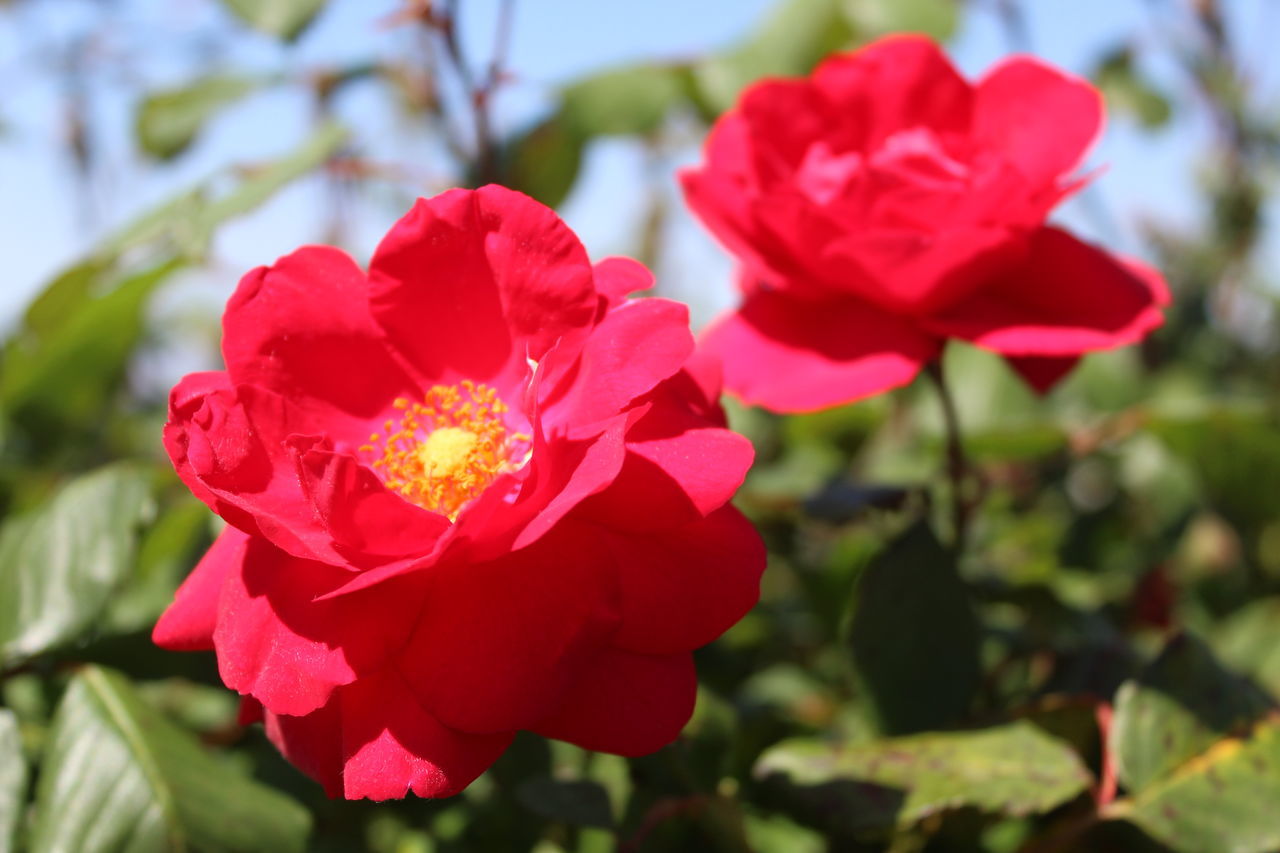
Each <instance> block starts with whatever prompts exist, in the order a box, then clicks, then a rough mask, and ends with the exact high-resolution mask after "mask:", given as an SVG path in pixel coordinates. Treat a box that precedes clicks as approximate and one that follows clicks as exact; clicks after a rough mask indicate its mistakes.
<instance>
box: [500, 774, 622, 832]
mask: <svg viewBox="0 0 1280 853" xmlns="http://www.w3.org/2000/svg"><path fill="white" fill-rule="evenodd" d="M516 799H517V800H519V801H520V805H522V806H524V807H525V808H526V809H528V810H529V811H531V812H533V813H534V814H536V815H538V816H540V817H544V818H546V819H547V820H555V821H562V822H564V823H567V824H570V825H572V826H598V827H602V828H605V829H608V828H609V827H612V826H613V814H612V813H611V812H610V809H609V794H608V792H606V791H605V789H604V787H603V786H602V785H600V783H598V782H592V781H589V780H573V781H567V780H560V779H550V778H546V777H542V778H533V779H526V780H524V781H523V782H521V783H520V785H519V787H517V788H516Z"/></svg>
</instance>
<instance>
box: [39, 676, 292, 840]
mask: <svg viewBox="0 0 1280 853" xmlns="http://www.w3.org/2000/svg"><path fill="white" fill-rule="evenodd" d="M309 829H310V818H309V817H308V815H307V812H306V811H305V810H304V809H303V808H302V807H301V806H299V805H298V804H297V803H296V802H294V801H293V800H292V799H290V798H288V797H286V796H284V795H283V794H280V793H278V792H276V791H274V790H272V789H271V788H267V787H264V786H262V785H259V784H257V783H256V782H253V781H252V780H250V779H248V778H247V777H245V776H243V775H241V774H240V773H239V772H237V771H235V770H233V769H232V768H231V766H230V765H228V764H226V763H224V762H222V761H219V760H215V759H213V758H211V757H210V756H209V755H207V754H206V753H205V751H204V750H203V749H202V748H201V746H200V744H199V743H198V742H197V741H195V740H194V739H192V738H191V736H190V735H188V734H186V733H185V732H183V731H182V730H181V729H179V728H177V727H176V726H175V725H173V724H172V723H170V722H169V721H168V720H166V719H165V718H164V717H163V716H162V715H161V714H159V713H157V712H156V711H155V710H153V709H152V708H150V707H148V706H147V705H146V703H145V702H143V701H142V699H141V698H140V697H139V696H138V695H137V693H135V692H134V690H133V688H132V687H131V686H130V685H129V682H128V680H127V679H126V678H125V677H124V676H123V675H121V674H119V673H116V672H113V671H111V670H107V669H102V668H99V667H93V666H90V667H85V668H84V669H82V670H81V671H80V672H79V673H78V674H77V675H76V676H75V678H73V679H72V681H71V684H70V686H69V687H68V688H67V692H66V694H65V696H64V697H63V700H62V704H61V705H60V706H59V708H58V712H57V714H56V716H55V719H54V724H53V730H52V732H51V734H50V739H49V746H48V748H47V750H46V752H45V756H44V759H43V761H42V763H41V766H40V780H39V785H38V790H37V794H36V817H35V825H34V828H33V831H32V837H31V850H32V853H45V851H64V850H75V851H77V853H98V851H102V853H106V851H112V853H114V851H125V850H127V851H130V853H147V852H148V851H157V853H160V851H175V850H200V851H245V853H249V851H263V853H283V852H284V851H301V850H302V849H303V848H304V845H305V843H306V837H307V833H308V831H309Z"/></svg>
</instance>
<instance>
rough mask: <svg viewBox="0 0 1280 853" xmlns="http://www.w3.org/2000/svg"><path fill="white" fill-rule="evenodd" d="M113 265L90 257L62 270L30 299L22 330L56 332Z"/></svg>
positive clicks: (40, 332) (43, 332)
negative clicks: (38, 293)
mask: <svg viewBox="0 0 1280 853" xmlns="http://www.w3.org/2000/svg"><path fill="white" fill-rule="evenodd" d="M110 268H111V266H110V263H108V262H106V261H104V260H103V259H100V258H90V259H88V260H85V261H82V262H81V263H78V264H76V265H75V266H72V267H68V268H67V269H65V270H63V271H62V272H61V273H59V274H58V276H57V277H56V278H55V279H54V280H53V281H51V282H49V284H47V285H46V286H45V288H44V290H42V291H41V292H40V295H39V296H37V297H36V298H35V299H34V300H33V301H32V302H31V305H30V306H29V307H28V308H27V312H26V314H25V315H24V316H23V318H22V327H23V330H24V331H25V332H26V333H27V334H30V335H34V336H40V337H44V336H48V335H51V334H53V333H54V332H55V331H57V330H58V329H59V328H61V326H62V325H63V323H65V322H66V320H67V319H68V318H69V317H71V316H73V315H74V314H75V310H76V308H77V307H78V306H79V304H80V303H81V302H83V301H84V300H85V299H88V298H89V296H90V294H92V293H93V291H94V289H95V288H96V287H98V286H99V285H101V283H102V279H103V277H104V276H105V275H106V274H107V273H108V272H109V271H110Z"/></svg>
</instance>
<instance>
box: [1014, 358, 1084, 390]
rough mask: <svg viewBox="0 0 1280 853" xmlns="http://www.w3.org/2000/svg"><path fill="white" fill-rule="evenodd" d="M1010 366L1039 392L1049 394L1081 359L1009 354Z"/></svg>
mask: <svg viewBox="0 0 1280 853" xmlns="http://www.w3.org/2000/svg"><path fill="white" fill-rule="evenodd" d="M1005 360H1006V361H1008V362H1009V366H1010V367H1012V368H1013V369H1014V370H1015V371H1017V373H1018V375H1019V376H1021V377H1022V379H1023V381H1025V382H1026V383H1027V384H1028V385H1030V386H1031V388H1032V389H1033V390H1034V391H1035V392H1036V393H1037V394H1047V393H1049V391H1051V390H1052V389H1053V386H1055V385H1057V384H1058V382H1060V381H1061V380H1062V379H1063V377H1065V376H1066V375H1067V374H1068V373H1070V372H1071V371H1072V370H1073V369H1074V368H1075V366H1076V363H1077V362H1079V361H1080V359H1079V358H1078V357H1077V356H1063V357H1053V356H1036V355H1027V356H1016V355H1015V356H1007V357H1006V358H1005Z"/></svg>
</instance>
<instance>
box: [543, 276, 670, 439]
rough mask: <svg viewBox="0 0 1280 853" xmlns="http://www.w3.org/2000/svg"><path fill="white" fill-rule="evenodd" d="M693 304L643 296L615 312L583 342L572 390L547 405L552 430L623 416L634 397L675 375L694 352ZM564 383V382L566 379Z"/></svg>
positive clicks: (577, 427) (546, 420) (545, 410)
mask: <svg viewBox="0 0 1280 853" xmlns="http://www.w3.org/2000/svg"><path fill="white" fill-rule="evenodd" d="M693 347H694V342H693V335H692V333H690V331H689V307H688V306H687V305H683V304H681V303H679V302H672V301H671V300H669V299H638V300H634V301H631V302H626V303H624V304H622V305H620V306H618V307H617V308H615V309H613V310H612V311H610V312H609V313H608V314H606V315H605V316H604V318H603V319H602V320H601V321H600V324H599V325H597V326H596V328H595V330H594V331H593V332H592V334H591V337H590V338H588V339H587V341H586V343H585V344H584V345H583V348H582V354H581V362H580V363H579V364H578V365H577V366H576V367H577V369H576V370H575V371H574V373H573V374H572V376H571V377H567V379H568V380H571V381H572V390H571V391H570V392H569V393H568V394H567V395H566V398H565V399H564V400H563V401H561V402H559V403H558V404H552V405H550V406H546V407H544V408H543V409H542V411H541V414H542V421H543V424H544V425H545V426H546V427H547V428H548V429H551V430H555V429H556V428H557V426H561V425H563V426H566V427H567V426H568V425H572V427H573V428H574V431H577V430H580V429H581V428H583V427H584V426H586V425H589V424H593V423H596V422H599V421H603V420H605V419H607V418H611V417H613V416H615V415H617V414H619V413H620V412H621V411H622V410H623V409H624V408H626V406H627V404H628V403H630V402H631V401H633V400H634V399H635V398H637V397H639V396H641V395H643V394H646V393H648V392H649V391H651V390H653V388H654V386H656V385H657V384H658V383H659V382H661V381H662V380H664V379H667V378H669V377H671V376H674V375H675V373H676V372H677V371H678V370H680V368H681V367H682V366H683V365H684V363H685V362H686V361H687V360H688V358H689V356H690V355H691V354H692V353H693ZM562 381H563V380H562Z"/></svg>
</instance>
